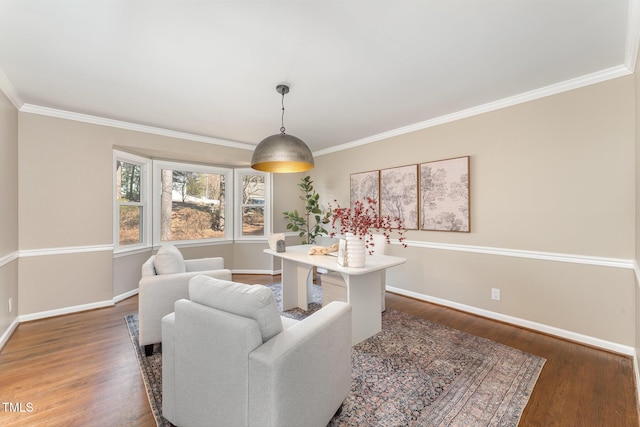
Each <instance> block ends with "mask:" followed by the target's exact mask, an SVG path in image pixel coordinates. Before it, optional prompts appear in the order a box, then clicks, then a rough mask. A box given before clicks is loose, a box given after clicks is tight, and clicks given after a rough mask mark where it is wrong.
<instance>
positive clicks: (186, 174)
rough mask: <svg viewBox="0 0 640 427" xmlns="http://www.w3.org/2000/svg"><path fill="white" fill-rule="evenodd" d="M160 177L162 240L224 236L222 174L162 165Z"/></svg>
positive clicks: (224, 187) (224, 185) (224, 209)
mask: <svg viewBox="0 0 640 427" xmlns="http://www.w3.org/2000/svg"><path fill="white" fill-rule="evenodd" d="M160 177H161V188H162V190H161V201H160V240H161V241H163V242H166V241H185V240H203V239H221V238H224V237H225V216H226V203H225V189H226V176H225V174H221V173H207V172H201V171H193V170H187V169H173V168H162V169H161V172H160Z"/></svg>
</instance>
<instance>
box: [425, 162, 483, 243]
mask: <svg viewBox="0 0 640 427" xmlns="http://www.w3.org/2000/svg"><path fill="white" fill-rule="evenodd" d="M420 208H421V219H420V229H422V230H435V231H459V232H464V233H468V232H470V231H471V227H470V217H469V156H466V157H458V158H455V159H447V160H439V161H436V162H428V163H422V164H421V165H420Z"/></svg>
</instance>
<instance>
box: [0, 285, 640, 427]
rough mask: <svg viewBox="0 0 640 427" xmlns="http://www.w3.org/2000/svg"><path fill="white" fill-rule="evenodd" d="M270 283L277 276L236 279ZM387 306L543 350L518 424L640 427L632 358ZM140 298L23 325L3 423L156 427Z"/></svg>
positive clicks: (2, 374)
mask: <svg viewBox="0 0 640 427" xmlns="http://www.w3.org/2000/svg"><path fill="white" fill-rule="evenodd" d="M234 280H236V281H239V282H244V283H252V284H271V283H277V282H279V280H280V277H279V276H268V275H234ZM386 306H387V308H388V309H391V310H399V311H404V312H406V313H408V314H411V315H413V316H416V317H422V318H424V319H428V320H431V321H433V322H437V323H440V324H443V325H446V326H449V327H453V328H456V329H459V330H462V331H465V332H467V333H471V334H474V335H477V336H481V337H484V338H488V339H491V340H494V341H496V342H499V343H502V344H505V345H508V346H511V347H514V348H518V349H521V350H523V351H526V352H528V353H532V354H536V355H538V356H541V357H544V358H545V359H547V362H546V364H545V366H544V368H543V370H542V372H541V374H540V378H539V379H538V382H537V383H536V387H535V389H534V391H533V393H532V396H531V399H530V400H529V404H528V405H527V407H526V408H525V410H524V413H523V416H522V419H521V421H520V426H524V427H526V426H545V427H547V426H562V427H564V426H583V427H591V426H593V427H600V426H622V427H640V423H639V421H638V420H639V418H638V404H637V399H636V392H635V376H634V372H633V361H632V359H631V358H630V357H626V356H621V355H618V354H613V353H610V352H606V351H602V350H598V349H595V348H590V347H586V346H583V345H579V344H576V343H572V342H568V341H565V340H562V339H559V338H556V337H553V336H549V335H545V334H541V333H537V332H534V331H529V330H526V329H523V328H519V327H516V326H512V325H508V324H504V323H501V322H496V321H493V320H489V319H485V318H482V317H479V316H474V315H470V314H467V313H463V312H460V311H457V310H453V309H449V308H446V307H442V306H438V305H435V304H429V303H425V302H422V301H417V300H414V299H411V298H406V297H403V296H399V295H394V294H390V293H387V296H386ZM137 311H138V298H137V296H134V297H131V298H129V299H127V300H125V301H122V302H120V303H118V304H116V305H115V307H109V308H103V309H99V310H93V311H88V312H83V313H76V314H70V315H65V316H60V317H55V318H49V319H43V320H37V321H32V322H26V323H22V324H20V325H19V326H18V328H17V330H16V331H15V333H14V334H13V336H12V337H11V339H10V340H9V342H8V343H7V345H6V346H5V348H4V349H3V350H2V352H1V353H0V403H2V402H6V403H12V404H14V405H16V404H22V409H24V410H25V411H26V408H25V407H26V405H27V403H31V404H32V405H33V411H32V412H28V411H26V412H12V411H8V410H3V406H2V405H0V425H2V426H20V427H23V426H33V425H35V426H61V425H64V426H143V427H144V426H155V421H154V419H153V416H152V414H151V409H150V407H149V402H148V400H147V396H146V392H145V389H144V384H143V381H142V377H141V374H140V371H139V368H138V364H137V361H136V356H135V354H134V352H133V347H132V345H131V340H130V338H129V334H128V331H127V327H126V324H125V321H124V316H125V315H126V314H130V313H137Z"/></svg>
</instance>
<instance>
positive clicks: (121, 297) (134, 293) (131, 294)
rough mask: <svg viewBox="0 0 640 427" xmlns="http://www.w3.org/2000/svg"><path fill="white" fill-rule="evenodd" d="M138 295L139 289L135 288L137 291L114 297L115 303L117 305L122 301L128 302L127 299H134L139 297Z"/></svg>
mask: <svg viewBox="0 0 640 427" xmlns="http://www.w3.org/2000/svg"><path fill="white" fill-rule="evenodd" d="M137 294H138V288H135V289H133V290H131V291H129V292H125V293H123V294H120V295H116V296H115V297H113V303H114V304H117V303H119V302H120V301H123V300H126V299H127V298H130V297H132V296H134V295H137Z"/></svg>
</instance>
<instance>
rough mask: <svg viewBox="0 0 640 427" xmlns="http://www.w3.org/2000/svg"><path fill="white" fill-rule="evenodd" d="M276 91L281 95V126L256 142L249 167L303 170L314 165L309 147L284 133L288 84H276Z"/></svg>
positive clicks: (281, 170) (277, 171)
mask: <svg viewBox="0 0 640 427" xmlns="http://www.w3.org/2000/svg"><path fill="white" fill-rule="evenodd" d="M276 91H277V92H278V93H279V94H281V95H282V120H281V124H282V127H281V128H280V133H279V134H276V135H271V136H268V137H266V138H265V139H263V140H262V142H260V144H258V146H257V147H256V149H255V150H254V152H253V157H252V158H251V167H252V168H253V169H256V170H259V171H263V172H275V173H291V172H304V171H307V170H309V169H311V168H313V166H314V162H313V155H312V154H311V150H309V147H307V145H306V144H305V143H304V142H303V141H302V140H301V139H300V138H296V137H295V136H293V135H287V134H286V133H284V131H285V128H284V95H285V94H287V93H289V86H286V85H278V86H277V87H276Z"/></svg>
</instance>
